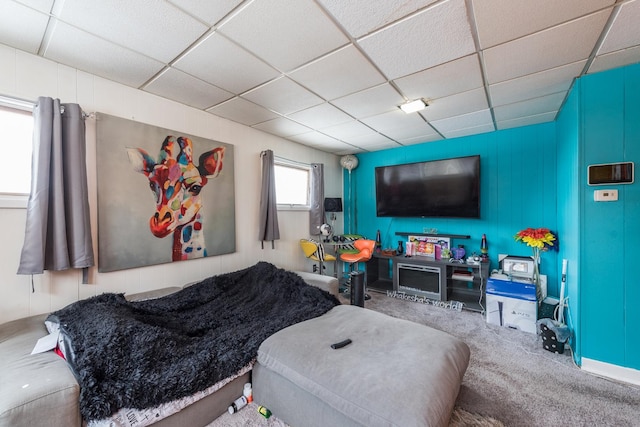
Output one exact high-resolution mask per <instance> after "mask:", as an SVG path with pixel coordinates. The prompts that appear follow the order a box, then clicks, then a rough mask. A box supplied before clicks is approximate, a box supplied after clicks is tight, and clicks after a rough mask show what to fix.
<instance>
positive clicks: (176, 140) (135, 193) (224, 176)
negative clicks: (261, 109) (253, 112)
mask: <svg viewBox="0 0 640 427" xmlns="http://www.w3.org/2000/svg"><path fill="white" fill-rule="evenodd" d="M178 121H179V120H178ZM91 124H92V123H89V125H91ZM93 126H95V134H96V145H95V149H96V153H95V157H96V171H95V178H96V181H97V212H96V213H97V226H98V227H97V228H98V230H97V231H98V239H97V245H98V251H97V253H98V271H99V272H101V273H106V272H112V271H120V270H126V269H130V268H139V267H147V266H155V265H160V264H165V263H173V262H174V261H178V260H193V259H200V260H203V259H207V258H210V257H217V256H221V255H226V254H232V253H234V252H235V251H236V234H237V233H236V191H235V179H236V173H235V163H236V162H235V148H234V146H233V144H230V143H227V142H222V141H219V140H218V141H217V140H214V139H209V138H205V137H203V136H201V135H195V134H189V133H187V132H185V130H184V128H183V129H181V130H176V129H171V128H164V127H160V126H156V125H151V124H148V123H143V122H140V121H139V120H130V119H126V118H122V117H116V116H112V115H109V114H104V113H96V120H95V122H94V123H93ZM89 131H90V129H89V128H88V132H89ZM241 206H242V205H241ZM205 257H206V258H205ZM195 262H197V261H195ZM177 264H179V265H177V266H176V268H172V269H171V271H172V272H176V271H178V272H182V271H189V270H190V268H191V265H192V264H193V263H192V262H184V263H182V262H181V263H177ZM158 271H159V270H157V269H151V270H144V273H143V272H142V271H141V272H140V273H139V274H147V273H148V274H160V273H158ZM136 274H137V273H136ZM172 274H174V273H172ZM162 279H163V280H164V277H162Z"/></svg>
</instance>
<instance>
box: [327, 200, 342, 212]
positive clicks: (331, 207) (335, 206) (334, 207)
mask: <svg viewBox="0 0 640 427" xmlns="http://www.w3.org/2000/svg"><path fill="white" fill-rule="evenodd" d="M324 211H325V212H342V199H341V198H340V197H325V199H324Z"/></svg>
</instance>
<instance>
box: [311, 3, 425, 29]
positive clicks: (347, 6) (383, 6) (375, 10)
mask: <svg viewBox="0 0 640 427" xmlns="http://www.w3.org/2000/svg"><path fill="white" fill-rule="evenodd" d="M435 1H436V0H414V1H410V2H408V1H406V0H350V1H344V0H319V2H320V3H321V4H322V5H323V6H324V7H325V8H326V9H327V10H328V11H329V13H331V14H332V15H333V16H334V17H336V19H337V20H338V21H339V22H340V24H342V26H343V27H344V28H345V29H346V30H347V31H348V32H349V34H351V35H352V36H353V37H355V38H359V37H361V36H363V35H365V34H369V33H370V32H372V31H374V30H376V29H378V28H380V27H383V26H385V25H388V24H390V23H392V22H394V21H396V20H398V19H400V18H403V17H404V16H405V15H409V14H411V13H413V12H415V11H417V10H419V9H422V8H423V7H425V6H428V5H430V4H431V3H434V2H435Z"/></svg>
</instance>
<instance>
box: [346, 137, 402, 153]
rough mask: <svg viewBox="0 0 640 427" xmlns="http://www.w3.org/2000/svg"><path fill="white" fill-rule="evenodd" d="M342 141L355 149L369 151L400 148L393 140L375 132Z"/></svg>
mask: <svg viewBox="0 0 640 427" xmlns="http://www.w3.org/2000/svg"><path fill="white" fill-rule="evenodd" d="M344 141H345V142H347V143H349V144H351V145H354V146H356V147H359V148H362V149H364V150H370V151H375V150H383V149H386V148H397V147H399V146H400V144H398V143H397V142H395V141H394V140H392V139H389V138H387V137H386V136H384V135H380V134H379V133H375V132H374V133H372V134H370V135H362V136H352V137H349V138H346V139H345V140H344Z"/></svg>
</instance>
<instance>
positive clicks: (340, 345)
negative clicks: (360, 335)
mask: <svg viewBox="0 0 640 427" xmlns="http://www.w3.org/2000/svg"><path fill="white" fill-rule="evenodd" d="M349 344H351V340H350V339H349V338H347V339H346V340H344V341H340V342H337V343H335V344H331V348H332V349H334V350H337V349H339V348H342V347H344V346H347V345H349Z"/></svg>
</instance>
